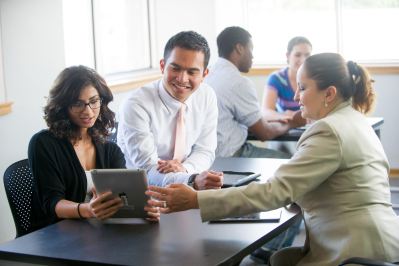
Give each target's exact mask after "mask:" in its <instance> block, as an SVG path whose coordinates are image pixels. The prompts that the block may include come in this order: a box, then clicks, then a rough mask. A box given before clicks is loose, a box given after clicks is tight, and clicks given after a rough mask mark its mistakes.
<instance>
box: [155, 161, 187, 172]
mask: <svg viewBox="0 0 399 266" xmlns="http://www.w3.org/2000/svg"><path fill="white" fill-rule="evenodd" d="M157 170H158V171H159V172H160V173H162V174H167V173H171V172H173V173H176V172H187V170H186V168H184V166H183V164H182V163H181V162H179V161H178V160H159V161H158V167H157Z"/></svg>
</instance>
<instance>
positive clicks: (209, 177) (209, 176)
mask: <svg viewBox="0 0 399 266" xmlns="http://www.w3.org/2000/svg"><path fill="white" fill-rule="evenodd" d="M222 185H223V173H222V172H214V171H204V172H202V173H200V174H199V175H197V177H196V178H195V181H194V188H195V189H197V190H204V189H220V188H222Z"/></svg>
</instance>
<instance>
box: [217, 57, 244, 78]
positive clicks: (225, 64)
mask: <svg viewBox="0 0 399 266" xmlns="http://www.w3.org/2000/svg"><path fill="white" fill-rule="evenodd" d="M216 66H220V67H225V68H228V69H229V70H230V71H233V72H237V73H238V74H240V71H239V70H238V68H237V67H236V65H234V64H233V63H232V62H230V61H229V60H227V59H225V58H223V57H219V58H218V60H217V62H216Z"/></svg>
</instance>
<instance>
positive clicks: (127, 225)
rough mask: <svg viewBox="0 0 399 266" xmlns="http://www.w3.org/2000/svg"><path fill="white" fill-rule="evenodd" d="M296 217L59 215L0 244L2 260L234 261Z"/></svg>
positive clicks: (267, 172)
mask: <svg viewBox="0 0 399 266" xmlns="http://www.w3.org/2000/svg"><path fill="white" fill-rule="evenodd" d="M284 162H285V160H279V159H247V158H231V159H217V161H216V162H215V164H214V167H213V169H216V170H226V169H230V170H236V171H246V170H251V171H257V172H258V171H259V172H262V174H263V175H264V176H263V177H262V178H265V176H271V175H272V172H274V170H275V169H276V168H277V167H278V166H279V165H281V164H282V163H284ZM299 218H300V213H299V211H298V210H296V211H292V212H291V211H288V210H285V209H283V211H282V217H281V219H280V222H279V223H238V224H228V223H226V224H212V223H211V224H210V223H202V222H201V218H200V215H199V211H198V210H191V211H186V212H180V213H174V214H168V215H162V217H161V221H160V223H159V224H150V223H147V222H144V221H142V220H134V219H128V220H125V221H121V220H119V222H117V223H102V222H99V221H96V220H63V221H61V222H59V223H57V224H53V225H50V226H47V227H45V228H43V229H41V230H38V231H35V232H33V233H30V234H28V235H25V236H23V237H20V238H17V239H15V240H12V241H9V242H6V243H3V244H1V245H0V264H1V265H3V264H4V265H8V264H10V263H13V264H12V265H19V264H18V263H21V262H29V263H31V265H236V264H238V263H239V262H240V261H241V260H242V258H244V257H245V256H247V255H248V254H250V253H251V252H252V251H254V250H255V249H256V248H258V247H260V246H262V244H263V243H265V242H267V241H268V240H270V239H271V238H273V237H274V236H276V235H277V234H279V233H280V232H282V231H283V230H285V229H286V228H288V227H289V226H290V225H291V224H293V223H294V222H295V221H296V220H297V219H299ZM23 265H25V264H23Z"/></svg>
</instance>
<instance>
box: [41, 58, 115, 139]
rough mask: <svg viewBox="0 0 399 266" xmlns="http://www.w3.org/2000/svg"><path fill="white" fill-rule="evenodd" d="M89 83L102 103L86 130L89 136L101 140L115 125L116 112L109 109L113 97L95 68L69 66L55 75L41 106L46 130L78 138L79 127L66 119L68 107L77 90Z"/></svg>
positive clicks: (75, 97)
mask: <svg viewBox="0 0 399 266" xmlns="http://www.w3.org/2000/svg"><path fill="white" fill-rule="evenodd" d="M90 85H91V86H93V87H94V88H95V89H96V90H97V92H98V95H99V96H100V98H101V102H102V104H101V107H100V113H99V116H98V118H97V120H96V122H95V124H94V126H93V127H91V128H89V129H88V133H89V135H90V136H91V137H92V138H93V140H94V141H100V142H103V141H104V140H105V137H106V136H108V135H109V129H111V128H113V127H114V123H115V114H114V112H112V111H111V110H110V109H109V108H108V103H109V102H111V101H112V99H113V96H112V92H111V90H110V89H109V87H108V86H107V83H106V82H105V80H104V79H103V78H102V77H101V76H100V75H99V74H98V73H97V72H96V71H95V70H94V69H91V68H88V67H86V66H72V67H68V68H65V69H64V70H63V71H62V72H61V73H60V74H59V75H58V77H57V79H56V80H55V83H54V86H53V88H52V89H51V90H50V95H49V97H48V102H47V105H46V106H45V107H44V119H45V120H46V123H47V126H48V127H49V131H50V132H51V133H52V134H53V135H54V136H56V137H57V138H62V139H64V138H65V139H69V140H75V139H78V138H79V137H80V130H79V127H78V126H77V125H75V124H74V123H73V122H72V121H71V120H70V119H69V114H68V109H69V108H70V106H71V104H73V103H75V102H76V101H77V100H78V99H79V96H80V92H81V91H82V90H83V89H84V88H86V87H87V86H90Z"/></svg>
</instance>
